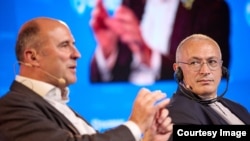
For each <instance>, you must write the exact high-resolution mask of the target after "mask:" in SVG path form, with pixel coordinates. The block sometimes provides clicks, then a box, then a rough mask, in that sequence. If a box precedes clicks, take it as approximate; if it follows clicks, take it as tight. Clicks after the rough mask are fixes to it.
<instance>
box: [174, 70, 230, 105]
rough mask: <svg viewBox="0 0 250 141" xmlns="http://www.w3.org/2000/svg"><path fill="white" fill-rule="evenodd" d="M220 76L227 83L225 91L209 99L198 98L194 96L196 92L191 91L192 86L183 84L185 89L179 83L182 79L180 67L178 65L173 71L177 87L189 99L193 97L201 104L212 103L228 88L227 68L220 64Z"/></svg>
mask: <svg viewBox="0 0 250 141" xmlns="http://www.w3.org/2000/svg"><path fill="white" fill-rule="evenodd" d="M221 69H222V78H226V80H227V85H226V88H225V91H224V92H223V93H222V94H221V95H220V96H218V97H216V98H214V99H211V100H202V99H199V98H197V97H196V94H194V93H193V92H192V87H191V86H190V85H187V84H186V85H185V87H186V89H185V88H184V86H182V85H181V83H180V82H182V81H183V78H184V76H183V72H182V69H181V68H180V67H178V68H177V69H176V71H175V72H174V79H175V80H176V82H177V83H178V85H179V89H180V91H181V92H182V93H183V94H184V95H186V96H187V97H189V98H190V99H193V100H195V101H197V102H199V103H202V104H210V103H213V102H215V101H217V100H218V99H220V98H221V97H223V96H224V95H225V94H226V92H227V89H228V81H229V72H228V69H227V68H226V67H224V66H222V68H221Z"/></svg>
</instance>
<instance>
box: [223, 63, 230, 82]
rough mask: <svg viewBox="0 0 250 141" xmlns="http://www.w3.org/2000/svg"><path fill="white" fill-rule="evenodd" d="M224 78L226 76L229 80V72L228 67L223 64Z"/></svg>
mask: <svg viewBox="0 0 250 141" xmlns="http://www.w3.org/2000/svg"><path fill="white" fill-rule="evenodd" d="M221 69H222V78H226V79H227V80H229V76H230V75H229V72H228V69H227V68H226V67H224V66H222V68H221Z"/></svg>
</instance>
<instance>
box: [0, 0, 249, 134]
mask: <svg viewBox="0 0 250 141" xmlns="http://www.w3.org/2000/svg"><path fill="white" fill-rule="evenodd" d="M226 1H227V3H228V5H229V7H230V14H231V35H230V46H231V64H230V68H228V69H229V72H230V80H229V83H228V85H229V87H228V91H227V93H226V95H225V97H227V98H230V99H232V100H234V101H236V102H238V103H240V104H242V105H244V106H245V107H246V108H247V109H248V110H249V111H250V92H249V84H250V75H248V73H249V72H250V63H249V61H248V60H249V58H248V57H249V53H250V48H249V45H250V37H249V34H250V0H240V1H235V0H226ZM95 3H96V0H64V1H61V0H22V1H20V0H2V1H1V2H0V49H1V51H2V53H1V55H0V60H1V63H0V70H1V73H0V79H1V82H0V96H2V95H4V94H5V93H6V91H8V89H9V86H10V84H11V82H12V81H13V79H14V78H15V74H17V73H18V64H17V62H16V58H15V51H14V49H15V41H16V35H17V32H18V29H19V28H20V26H21V25H22V24H23V23H24V22H26V21H27V20H30V19H31V18H34V17H38V16H48V17H52V18H57V19H61V20H63V21H65V22H66V23H67V24H68V25H69V26H70V28H71V31H72V33H73V35H74V37H75V39H76V46H77V48H78V49H79V51H80V52H81V54H82V58H80V59H79V60H78V68H77V76H78V81H77V83H76V84H74V85H72V86H70V102H69V105H70V106H71V107H72V108H73V109H75V110H76V111H77V112H78V113H79V114H81V115H83V116H84V117H85V118H86V120H88V121H89V122H90V123H91V124H92V125H93V126H94V127H95V128H96V129H97V130H100V131H103V130H106V129H108V128H111V127H114V126H116V125H118V124H121V123H122V122H123V121H125V120H127V118H128V117H129V114H130V110H131V108H132V102H133V100H134V98H135V96H136V94H137V92H138V90H139V89H140V88H141V87H147V88H149V89H151V90H157V89H160V90H162V91H163V92H165V93H167V95H168V96H169V97H171V96H172V94H173V93H174V92H175V90H176V87H177V84H176V82H175V81H174V80H168V81H161V82H156V83H154V84H153V85H147V86H137V85H133V84H130V83H101V84H91V83H90V80H89V71H90V68H89V66H90V61H91V59H92V55H93V52H94V50H95V47H96V41H95V39H94V37H93V33H92V29H91V28H90V26H89V19H90V15H91V10H92V8H93V6H94V5H95ZM120 3H121V0H104V4H105V7H106V8H107V9H108V10H109V11H110V13H111V14H112V12H113V11H114V10H115V9H116V7H117V6H119V5H120ZM170 69H172V68H170ZM225 85H226V82H224V81H223V82H222V85H221V86H220V88H219V94H220V93H222V92H223V91H224V89H225ZM0 108H1V107H0ZM0 116H1V115H0Z"/></svg>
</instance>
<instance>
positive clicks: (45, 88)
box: [16, 75, 69, 103]
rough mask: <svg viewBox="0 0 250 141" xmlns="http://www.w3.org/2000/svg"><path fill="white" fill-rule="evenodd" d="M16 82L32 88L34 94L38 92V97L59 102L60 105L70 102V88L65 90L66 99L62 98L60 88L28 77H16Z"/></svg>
mask: <svg viewBox="0 0 250 141" xmlns="http://www.w3.org/2000/svg"><path fill="white" fill-rule="evenodd" d="M16 81H18V82H20V83H22V84H23V85H25V86H26V87H28V88H30V89H31V90H33V91H34V92H36V93H37V94H38V95H40V96H41V97H43V98H49V99H52V100H55V101H58V102H60V103H67V102H69V97H68V96H69V88H68V87H66V88H65V91H64V92H65V93H66V94H65V95H66V98H62V94H61V93H62V91H61V89H59V88H58V87H55V86H53V85H51V84H49V83H46V82H43V81H39V80H35V79H31V78H28V77H24V76H20V75H16Z"/></svg>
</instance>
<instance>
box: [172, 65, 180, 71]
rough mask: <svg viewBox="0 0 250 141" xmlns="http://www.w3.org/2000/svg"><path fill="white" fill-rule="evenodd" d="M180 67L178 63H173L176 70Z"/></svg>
mask: <svg viewBox="0 0 250 141" xmlns="http://www.w3.org/2000/svg"><path fill="white" fill-rule="evenodd" d="M178 67H179V66H178V64H177V63H174V64H173V69H174V71H176V70H177V68H178Z"/></svg>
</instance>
